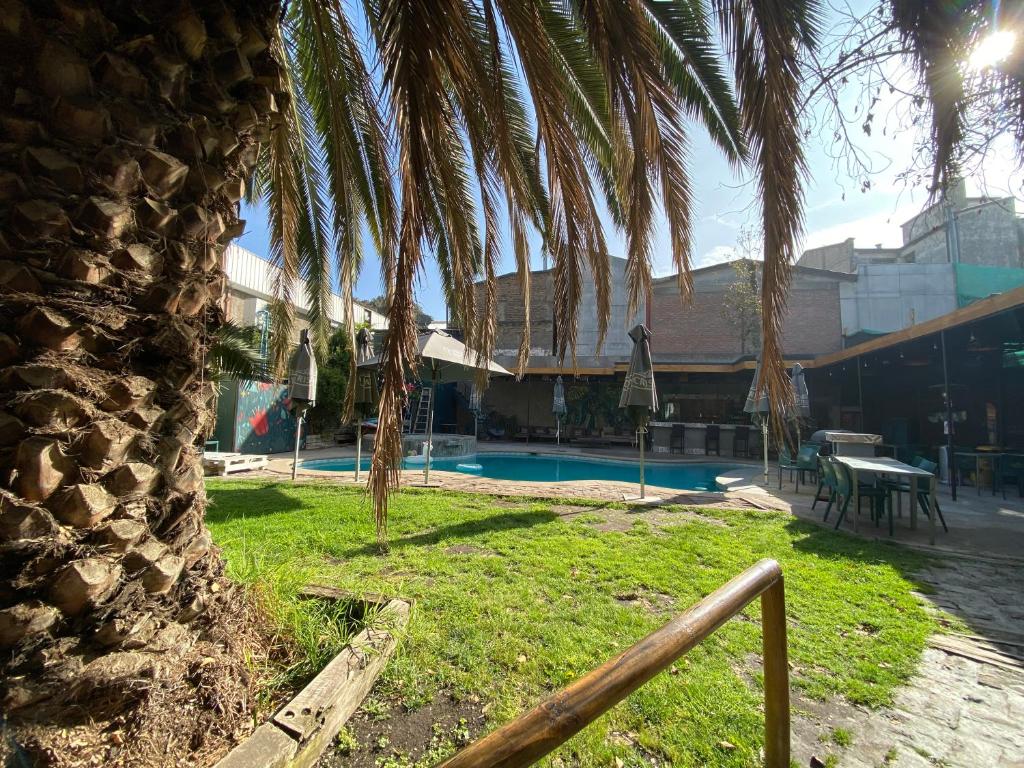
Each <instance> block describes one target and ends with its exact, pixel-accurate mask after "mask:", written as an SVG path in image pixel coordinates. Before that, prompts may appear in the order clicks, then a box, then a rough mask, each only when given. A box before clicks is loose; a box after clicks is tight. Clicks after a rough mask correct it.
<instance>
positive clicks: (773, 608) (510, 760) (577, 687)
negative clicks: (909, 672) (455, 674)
mask: <svg viewBox="0 0 1024 768" xmlns="http://www.w3.org/2000/svg"><path fill="white" fill-rule="evenodd" d="M759 596H760V597H761V599H762V609H761V610H762V616H763V617H764V622H763V623H764V627H763V631H764V633H765V638H764V658H765V715H766V717H765V727H766V728H767V729H769V730H768V731H767V734H766V738H765V758H766V763H765V765H766V766H768V768H789V735H790V734H789V681H788V676H789V671H788V661H787V657H786V616H785V595H784V592H783V588H782V569H781V568H780V567H779V564H778V563H777V562H775V561H774V560H762V561H761V562H759V563H757V564H755V565H753V566H751V567H750V568H748V569H747V570H745V571H744V572H743V573H741V574H739V575H738V576H736V578H734V579H732V580H731V581H730V582H729V583H728V584H725V585H723V586H721V587H719V588H718V589H716V590H715V591H714V592H712V593H711V594H710V595H708V596H707V597H706V598H704V599H703V600H701V601H700V602H699V603H697V604H696V605H695V606H693V607H692V608H690V610H688V611H687V612H686V613H683V614H680V615H679V616H677V617H675V618H674V619H672V620H671V621H670V622H669V623H668V624H666V625H665V626H663V627H662V628H661V629H657V630H655V631H654V632H652V633H651V634H649V635H648V636H647V637H645V638H643V639H642V640H640V641H639V642H637V643H636V644H635V645H633V646H632V647H631V648H629V649H628V650H626V651H625V652H624V653H622V654H620V655H619V656H616V657H615V658H613V659H611V660H609V661H607V662H605V663H604V664H602V665H601V666H600V667H598V668H597V669H594V670H592V671H591V672H589V673H588V674H586V675H584V676H583V677H581V678H580V679H579V680H577V681H576V682H574V683H571V684H570V685H569V686H568V687H566V688H564V689H563V690H561V691H559V692H558V693H556V694H554V695H553V696H551V697H550V698H548V699H547V700H546V701H544V702H542V703H540V704H539V705H537V706H536V707H534V708H533V709H532V710H530V711H529V712H527V713H525V714H523V715H521V716H520V717H519V718H517V719H516V720H513V721H512V722H510V723H507V724H505V725H504V726H502V727H501V728H499V729H498V730H496V731H493V732H492V733H490V734H488V735H487V736H484V737H483V738H482V739H478V740H477V741H475V742H473V743H472V744H470V745H469V746H468V747H466V748H465V749H463V750H462V751H461V752H459V753H458V754H457V755H455V756H454V757H452V758H450V759H449V760H447V761H446V762H444V763H442V766H443V768H518V767H519V766H529V765H533V764H534V763H535V762H536V761H537V760H539V759H540V758H541V757H543V756H544V755H546V754H548V753H549V752H551V751H552V750H554V749H557V748H558V747H559V746H561V745H562V744H564V743H565V742H566V741H568V740H569V739H570V738H571V737H572V736H573V735H575V734H576V733H579V732H580V731H582V730H583V729H584V728H585V727H586V726H587V725H589V724H590V723H592V722H593V721H594V720H596V719H597V718H598V717H600V716H601V715H602V714H604V713H605V712H607V711H608V710H609V709H611V708H612V707H613V706H615V705H616V704H618V703H619V702H620V701H622V700H623V699H625V698H626V697H627V696H628V695H629V694H631V693H632V692H633V691H635V690H636V689H637V688H639V687H640V686H641V685H643V684H644V683H646V682H647V681H648V680H650V679H651V678H652V677H654V676H655V675H657V674H658V673H659V672H661V671H662V670H664V669H667V668H668V667H670V666H671V665H672V663H673V662H674V661H676V659H678V658H679V657H680V656H682V655H683V654H685V653H686V652H687V651H689V650H691V649H692V648H693V647H695V646H696V645H697V644H698V643H700V642H701V641H702V640H704V639H705V638H706V637H707V636H708V635H710V634H711V633H712V632H714V631H715V630H716V629H718V628H719V627H721V626H722V625H723V624H725V623H726V622H727V621H728V620H729V619H730V618H732V617H733V616H735V615H736V614H737V613H739V612H740V611H742V610H743V608H744V607H745V606H746V605H747V604H748V603H750V602H752V601H753V600H754V599H756V598H757V597H759Z"/></svg>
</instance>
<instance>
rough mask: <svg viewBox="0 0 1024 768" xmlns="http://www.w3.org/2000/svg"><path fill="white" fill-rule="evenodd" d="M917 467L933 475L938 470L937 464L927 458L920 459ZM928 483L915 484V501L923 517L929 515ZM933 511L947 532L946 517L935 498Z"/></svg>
mask: <svg viewBox="0 0 1024 768" xmlns="http://www.w3.org/2000/svg"><path fill="white" fill-rule="evenodd" d="M917 468H918V469H923V470H924V471H925V472H929V473H931V474H933V475H934V474H936V473H937V472H938V471H939V465H938V464H936V463H935V462H934V461H930V460H929V459H921V463H920V464H918V465H917ZM929 485H930V484H925V485H924V486H923V487H922V486H921V484H920V483H918V485H917V502H918V503H919V504H920V505H921V509H922V510H924V515H925V517H931V505H930V504H929V503H928V502H929V494H930V493H931V491H930V488H929ZM935 511H936V512H937V513H938V515H939V522H941V523H942V530H944V531H945V532H946V533H949V526H947V525H946V518H944V517H943V516H942V507H940V506H939V500H938V499H937V498H936V499H935Z"/></svg>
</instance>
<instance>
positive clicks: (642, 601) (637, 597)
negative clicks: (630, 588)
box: [615, 592, 676, 613]
mask: <svg viewBox="0 0 1024 768" xmlns="http://www.w3.org/2000/svg"><path fill="white" fill-rule="evenodd" d="M615 599H616V600H617V601H618V602H619V603H620V604H622V605H626V606H629V607H630V608H643V609H644V610H645V611H649V612H650V613H668V612H669V611H671V610H672V609H673V608H674V607H675V604H676V599H675V598H674V597H672V595H667V594H665V593H664V592H623V593H620V594H618V595H615Z"/></svg>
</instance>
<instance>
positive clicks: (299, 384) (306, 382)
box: [288, 329, 317, 480]
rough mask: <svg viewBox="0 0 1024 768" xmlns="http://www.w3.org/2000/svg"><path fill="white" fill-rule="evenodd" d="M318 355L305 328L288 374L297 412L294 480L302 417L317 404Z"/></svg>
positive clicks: (289, 387)
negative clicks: (314, 351)
mask: <svg viewBox="0 0 1024 768" xmlns="http://www.w3.org/2000/svg"><path fill="white" fill-rule="evenodd" d="M316 378H317V370H316V355H314V354H313V347H312V346H311V345H310V343H309V333H308V331H306V330H305V329H303V331H302V333H301V334H300V336H299V349H298V351H297V352H296V353H295V359H294V360H293V362H292V368H291V371H290V372H289V374H288V397H289V399H290V400H291V409H292V412H293V413H294V414H295V418H296V424H295V456H294V458H293V459H292V480H294V479H295V472H296V470H298V468H299V439H300V438H301V436H302V418H303V416H305V415H306V410H307V409H308V408H312V407H313V406H314V405H316Z"/></svg>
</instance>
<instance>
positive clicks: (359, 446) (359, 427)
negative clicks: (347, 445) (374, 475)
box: [355, 419, 363, 483]
mask: <svg viewBox="0 0 1024 768" xmlns="http://www.w3.org/2000/svg"><path fill="white" fill-rule="evenodd" d="M362 463H363V420H362V419H359V421H357V422H356V478H355V481H356V482H357V483H358V482H359V465H360V464H362Z"/></svg>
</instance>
